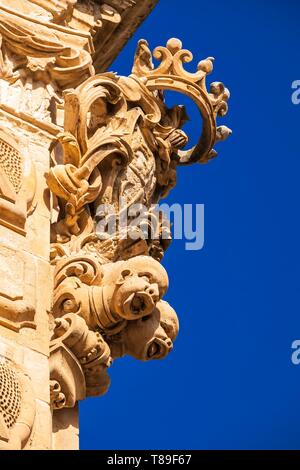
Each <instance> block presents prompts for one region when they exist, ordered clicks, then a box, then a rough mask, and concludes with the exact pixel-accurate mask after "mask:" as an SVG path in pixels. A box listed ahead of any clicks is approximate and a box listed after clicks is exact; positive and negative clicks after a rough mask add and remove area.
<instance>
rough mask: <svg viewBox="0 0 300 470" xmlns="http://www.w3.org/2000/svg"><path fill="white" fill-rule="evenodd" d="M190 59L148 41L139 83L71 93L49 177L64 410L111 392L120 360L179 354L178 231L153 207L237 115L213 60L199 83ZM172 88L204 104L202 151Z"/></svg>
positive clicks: (58, 382) (58, 385) (107, 81)
mask: <svg viewBox="0 0 300 470" xmlns="http://www.w3.org/2000/svg"><path fill="white" fill-rule="evenodd" d="M153 59H157V60H158V61H159V62H160V64H159V65H158V66H157V67H155V66H154V64H153ZM191 60H192V54H191V53H190V52H189V51H187V50H185V49H182V44H181V42H180V41H179V40H177V39H170V40H169V41H168V43H167V45H166V47H158V48H156V49H155V50H154V53H153V55H152V54H151V51H150V49H149V46H148V43H147V42H146V41H144V40H141V41H140V42H139V44H138V48H137V52H136V55H135V59H134V65H133V69H132V75H130V76H129V77H119V76H117V75H116V74H113V73H105V74H101V75H95V76H93V77H91V78H89V79H88V80H86V81H84V82H83V83H82V84H81V85H79V86H78V87H77V88H76V89H69V90H67V91H66V92H65V93H64V130H63V132H61V133H59V134H58V136H57V142H56V145H54V146H53V149H52V157H53V161H54V162H55V163H54V165H53V166H52V168H51V169H50V172H49V174H48V175H47V182H48V186H49V188H50V189H51V191H52V194H53V198H54V199H53V207H54V208H55V213H56V218H55V220H54V221H53V225H52V264H53V266H54V267H55V271H54V303H53V315H54V318H55V328H54V333H53V339H52V342H51V361H52V364H53V366H52V367H51V380H52V382H51V384H52V385H51V395H52V402H53V407H54V408H61V407H64V406H66V407H72V406H74V405H75V403H76V401H77V400H79V399H83V398H84V397H85V396H89V395H96V394H101V393H104V392H105V391H106V390H107V388H108V385H109V380H108V376H107V368H108V367H109V366H110V364H111V361H112V360H113V359H116V358H118V357H121V356H123V355H124V354H130V355H132V356H133V357H135V358H137V359H140V360H149V359H160V358H163V357H165V356H166V355H167V354H168V353H169V352H170V351H171V350H172V347H173V341H174V340H175V338H176V336H177V333H178V319H177V315H176V313H175V312H174V310H173V309H172V307H171V306H170V305H169V304H168V303H167V302H165V301H164V300H162V297H163V296H164V294H165V293H166V291H167V287H168V276H167V273H166V271H165V270H164V268H163V267H162V266H161V264H160V263H159V261H160V260H161V258H162V256H163V253H164V250H165V249H166V248H167V246H168V245H169V242H170V233H169V232H168V226H167V224H166V223H165V221H164V219H163V217H162V216H161V214H160V213H158V214H157V213H155V211H154V210H153V206H154V205H155V204H156V203H157V202H158V201H159V200H160V199H161V198H162V197H165V196H166V195H167V194H168V192H169V190H170V189H171V188H172V187H173V186H174V185H175V184H176V168H177V166H179V165H189V164H192V163H197V162H199V163H206V162H208V161H209V160H211V159H212V158H214V157H215V156H216V155H217V153H216V151H215V150H214V146H215V144H216V143H217V142H218V141H220V140H225V138H226V137H228V135H229V134H230V132H231V131H230V130H229V129H228V128H227V127H225V126H217V123H216V120H217V117H218V116H221V117H222V116H224V115H225V114H226V112H227V109H228V105H227V101H228V98H229V91H228V90H227V89H226V88H225V87H224V85H223V84H222V83H219V82H214V83H212V85H211V86H210V88H209V90H207V88H206V76H207V75H208V74H209V73H211V72H212V69H213V59H212V58H207V59H205V60H203V61H201V62H199V64H198V66H197V71H196V72H195V73H190V72H186V71H185V70H184V68H183V64H184V63H186V62H190V61H191ZM164 90H171V91H177V92H181V93H183V94H185V95H187V96H189V97H190V98H191V99H192V100H193V101H194V102H195V103H196V105H197V106H198V109H199V112H200V114H201V117H202V121H203V127H202V133H201V135H200V137H199V141H198V143H197V144H196V145H195V146H194V147H193V148H191V149H188V150H186V149H185V148H184V147H185V146H186V144H187V143H188V136H187V135H186V133H185V132H184V131H183V130H182V126H183V125H184V123H185V122H186V119H187V114H186V111H185V108H184V107H183V106H174V107H173V108H171V109H170V108H168V107H167V105H166V103H165V100H164V95H163V91H164ZM137 204H138V205H139V204H140V205H143V207H146V212H147V214H146V219H144V221H143V224H140V223H139V222H136V213H135V212H134V211H133V213H131V210H132V209H133V208H134V207H136V205H137ZM124 213H126V216H127V219H128V220H129V224H127V225H125V226H124V225H123V224H122V218H123V215H124ZM111 222H113V223H114V224H115V225H114V229H113V230H108V228H111V225H110V224H111ZM153 225H155V227H156V236H155V237H154V236H153V234H152V232H151V233H150V232H149V231H150V229H152V228H153ZM149 233H150V236H145V234H147V235H149ZM62 364H64V367H61V365H62ZM71 364H72V365H71Z"/></svg>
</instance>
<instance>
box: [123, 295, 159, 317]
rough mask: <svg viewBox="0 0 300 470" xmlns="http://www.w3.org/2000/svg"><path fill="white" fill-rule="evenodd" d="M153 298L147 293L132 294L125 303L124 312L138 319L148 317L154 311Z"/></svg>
mask: <svg viewBox="0 0 300 470" xmlns="http://www.w3.org/2000/svg"><path fill="white" fill-rule="evenodd" d="M154 306H155V305H154V301H153V299H152V297H151V296H150V295H149V294H147V293H145V292H137V293H135V294H131V295H130V296H129V297H128V298H127V300H126V301H125V302H124V305H123V310H124V313H125V314H126V315H129V316H130V317H131V316H134V317H138V316H144V315H148V314H149V313H151V312H152V310H153V309H154Z"/></svg>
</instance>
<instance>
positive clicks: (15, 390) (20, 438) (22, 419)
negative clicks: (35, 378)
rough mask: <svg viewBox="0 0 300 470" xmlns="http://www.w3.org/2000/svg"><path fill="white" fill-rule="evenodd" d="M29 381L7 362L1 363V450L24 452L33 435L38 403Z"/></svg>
mask: <svg viewBox="0 0 300 470" xmlns="http://www.w3.org/2000/svg"><path fill="white" fill-rule="evenodd" d="M33 397H34V394H33V390H32V387H31V383H30V379H29V378H28V376H27V375H26V374H24V372H22V370H21V369H20V368H19V367H18V366H16V365H13V364H10V363H8V362H0V450H12V449H13V450H18V449H19V450H20V449H22V448H23V447H24V446H25V445H26V443H27V441H28V439H29V437H30V434H31V431H32V428H33V424H34V418H35V400H34V398H33Z"/></svg>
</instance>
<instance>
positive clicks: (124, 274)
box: [117, 269, 133, 284]
mask: <svg viewBox="0 0 300 470" xmlns="http://www.w3.org/2000/svg"><path fill="white" fill-rule="evenodd" d="M130 276H133V272H132V271H131V270H130V269H123V271H121V274H120V277H119V279H118V281H117V284H123V282H124V281H125V280H126V279H127V278H128V277H130Z"/></svg>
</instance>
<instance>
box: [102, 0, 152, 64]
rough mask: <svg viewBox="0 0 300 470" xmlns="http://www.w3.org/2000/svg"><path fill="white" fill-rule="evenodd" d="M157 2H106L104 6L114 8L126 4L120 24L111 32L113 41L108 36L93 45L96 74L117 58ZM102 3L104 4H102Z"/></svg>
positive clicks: (142, 0)
mask: <svg viewBox="0 0 300 470" xmlns="http://www.w3.org/2000/svg"><path fill="white" fill-rule="evenodd" d="M158 1H159V0H135V1H132V2H130V1H127V0H123V1H119V0H118V1H116V0H107V1H105V3H106V4H109V5H111V6H112V7H116V5H120V4H124V5H125V4H127V7H126V8H124V9H123V12H122V13H121V18H122V19H121V22H120V23H119V25H118V26H117V27H116V29H115V30H114V31H113V41H112V40H111V38H110V36H109V37H108V38H106V40H105V41H104V42H102V41H103V38H102V41H101V40H97V42H96V43H95V50H96V53H95V60H94V66H95V69H96V72H104V71H105V70H106V69H107V68H108V67H109V66H110V64H111V63H112V62H113V61H114V60H115V58H116V57H117V56H118V54H119V52H120V51H121V50H122V49H123V47H124V46H125V44H126V43H127V41H128V40H129V39H130V38H131V36H132V35H133V34H134V32H135V31H136V30H137V28H138V27H139V26H140V24H141V23H142V22H143V21H144V19H145V18H146V17H147V16H148V15H149V13H150V12H151V11H152V10H153V8H154V7H155V5H156V4H157V3H158ZM103 3H104V2H103ZM130 3H131V5H130Z"/></svg>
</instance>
